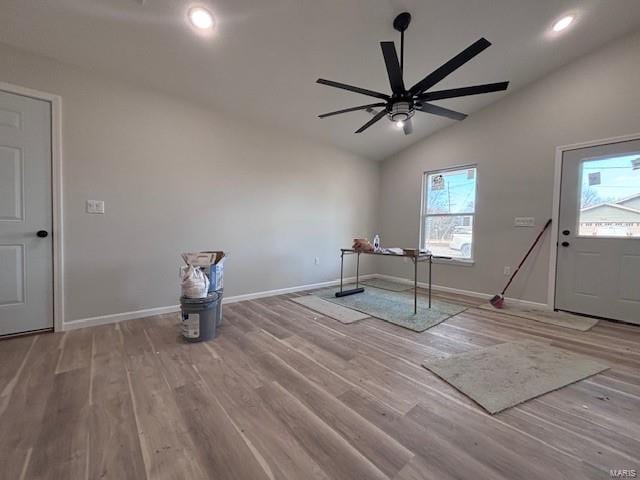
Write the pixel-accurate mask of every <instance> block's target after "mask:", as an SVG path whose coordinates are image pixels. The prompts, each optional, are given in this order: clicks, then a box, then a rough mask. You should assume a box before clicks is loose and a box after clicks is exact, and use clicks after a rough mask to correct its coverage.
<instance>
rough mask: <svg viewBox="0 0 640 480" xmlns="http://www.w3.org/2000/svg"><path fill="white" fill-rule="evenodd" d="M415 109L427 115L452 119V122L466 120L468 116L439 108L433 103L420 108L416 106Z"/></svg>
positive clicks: (424, 104)
mask: <svg viewBox="0 0 640 480" xmlns="http://www.w3.org/2000/svg"><path fill="white" fill-rule="evenodd" d="M415 109H416V110H420V111H421V112H425V113H432V114H433V115H438V116H440V117H447V118H451V119H452V120H464V119H465V118H467V115H465V114H464V113H460V112H456V111H454V110H449V109H448V108H444V107H439V106H438V105H432V104H431V103H423V104H422V105H420V106H418V105H416V107H415Z"/></svg>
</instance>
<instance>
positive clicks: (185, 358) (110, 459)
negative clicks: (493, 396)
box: [0, 294, 640, 480]
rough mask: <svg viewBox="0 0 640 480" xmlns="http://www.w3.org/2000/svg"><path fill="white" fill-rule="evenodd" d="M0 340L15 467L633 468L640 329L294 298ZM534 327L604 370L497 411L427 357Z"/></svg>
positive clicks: (87, 471) (499, 473)
mask: <svg viewBox="0 0 640 480" xmlns="http://www.w3.org/2000/svg"><path fill="white" fill-rule="evenodd" d="M295 296H297V294H291V295H284V296H279V297H271V298H266V299H261V300H252V301H246V302H241V303H235V304H229V305H225V306H224V323H223V325H222V327H221V328H220V331H219V336H218V338H217V339H215V340H214V341H212V342H207V343H199V344H185V343H183V342H182V341H181V340H180V338H179V336H178V328H177V326H178V323H179V317H178V315H177V314H176V315H164V316H158V317H151V318H146V319H141V320H131V321H128V322H123V323H120V324H115V325H107V326H101V327H95V328H88V329H83V330H75V331H71V332H67V333H64V334H41V335H35V336H30V337H21V338H13V339H8V340H4V341H1V342H0V465H1V468H2V472H1V473H0V477H1V478H7V479H45V478H46V479H53V478H55V479H65V480H66V479H84V478H88V479H98V478H100V479H102V478H112V479H118V480H121V479H135V480H137V479H145V478H147V479H216V480H223V479H241V480H253V479H256V480H259V479H296V480H297V479H396V480H415V479H439V480H440V479H454V478H457V479H485V478H486V479H492V480H500V479H504V480H512V479H551V478H553V479H559V478H566V479H578V478H593V479H604V478H609V469H639V470H640V328H639V327H633V326H627V325H621V324H614V323H608V322H600V324H599V325H598V326H597V327H595V328H594V329H593V330H592V331H590V332H585V333H583V332H577V331H572V330H566V329H562V328H559V327H555V326H552V325H546V324H541V323H536V322H532V321H530V320H526V319H521V318H516V317H509V316H505V315H503V314H500V313H498V312H489V311H485V310H480V309H477V308H473V307H474V305H477V304H478V301H477V300H475V299H471V298H463V297H459V296H457V297H455V300H456V301H458V302H466V303H467V305H469V306H470V307H471V308H469V309H468V310H467V311H465V312H463V313H461V314H459V315H457V316H455V317H453V318H451V319H449V320H447V321H446V322H444V323H442V324H440V325H438V326H436V327H434V328H432V329H430V330H428V331H426V332H423V333H415V332H412V331H409V330H405V329H402V328H399V327H396V326H394V325H391V324H388V323H385V322H382V321H379V320H376V319H366V320H363V321H361V322H358V323H355V324H351V325H343V324H341V323H338V322H337V321H335V320H332V319H330V318H327V317H323V316H322V315H319V314H318V313H315V312H313V311H311V310H308V309H306V308H304V307H302V306H301V305H298V304H296V303H294V302H291V301H290V299H291V298H292V297H295ZM520 339H535V340H539V341H545V342H550V343H551V344H552V345H555V346H557V347H561V348H565V349H567V350H571V351H574V352H579V353H583V354H587V355H591V356H593V357H596V358H599V359H602V360H603V361H605V362H607V363H608V364H609V365H610V366H611V369H610V370H608V371H606V372H603V373H601V374H599V375H596V376H594V377H591V378H589V379H586V380H583V381H581V382H578V383H576V384H574V385H570V386H567V387H565V388H563V389H561V390H558V391H556V392H552V393H549V394H547V395H544V396H542V397H540V398H537V399H534V400H531V401H529V402H527V403H525V404H523V405H520V406H518V407H515V408H512V409H509V410H506V411H504V412H502V413H500V414H498V415H495V416H490V415H488V414H486V413H484V411H483V410H481V409H480V407H478V406H477V405H475V404H474V403H473V402H472V401H470V400H469V399H467V398H466V397H465V396H463V395H461V394H460V393H459V392H457V391H456V390H455V389H453V388H451V387H450V386H449V385H448V384H446V383H444V382H443V381H441V380H440V379H438V378H437V377H435V376H434V375H433V374H431V373H430V372H428V371H427V370H425V369H424V368H422V367H421V366H420V363H421V361H422V360H424V359H426V358H435V357H445V356H447V355H450V354H453V353H458V352H464V351H469V350H472V349H475V348H479V347H483V346H487V345H493V344H496V343H500V342H505V341H510V340H520Z"/></svg>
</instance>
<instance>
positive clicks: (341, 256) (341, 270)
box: [340, 252, 344, 293]
mask: <svg viewBox="0 0 640 480" xmlns="http://www.w3.org/2000/svg"><path fill="white" fill-rule="evenodd" d="M343 276H344V252H340V293H342V277H343Z"/></svg>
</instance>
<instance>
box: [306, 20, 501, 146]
mask: <svg viewBox="0 0 640 480" xmlns="http://www.w3.org/2000/svg"><path fill="white" fill-rule="evenodd" d="M410 23H411V14H409V13H408V12H404V13H401V14H400V15H398V16H397V17H396V18H395V20H394V21H393V28H395V29H396V30H397V31H399V32H400V59H399V60H398V54H397V52H396V47H395V44H394V43H393V42H380V46H381V47H382V55H383V57H384V63H385V64H386V66H387V74H388V75H389V84H390V85H391V92H392V93H391V95H387V94H384V93H381V92H374V91H373V90H367V89H365V88H360V87H354V86H353V85H347V84H345V83H339V82H334V81H332V80H325V79H324V78H319V79H318V80H317V82H318V83H320V84H322V85H328V86H329V87H334V88H341V89H343V90H349V91H350V92H355V93H360V94H362V95H367V96H369V97H375V98H379V99H380V100H383V102H378V103H370V104H367V105H360V106H358V107H351V108H345V109H343V110H337V111H335V112H329V113H323V114H322V115H319V117H320V118H326V117H331V116H333V115H339V114H341V113H347V112H355V111H358V110H367V111H369V112H371V110H372V109H374V108H377V107H384V109H382V110H381V111H379V112H378V113H376V114H375V116H374V117H373V118H372V119H371V120H369V121H368V122H367V123H365V124H364V125H363V126H362V127H360V128H359V129H358V130H356V132H355V133H362V132H364V131H365V130H366V129H367V128H369V127H370V126H371V125H373V124H374V123H376V122H377V121H379V120H380V119H381V118H382V117H384V116H386V117H388V118H389V120H391V121H392V122H395V124H396V125H397V126H398V128H402V129H403V130H404V134H405V135H409V134H410V133H411V132H412V131H413V126H412V124H411V117H413V114H414V113H415V112H416V111H419V112H424V113H431V114H433V115H439V116H441V117H446V118H451V119H453V120H464V119H465V118H466V117H467V116H466V115H465V114H464V113H460V112H456V111H454V110H449V109H448V108H444V107H439V106H437V105H433V104H432V103H429V102H431V101H434V100H444V99H446V98H455V97H464V96H467V95H478V94H481V93H489V92H499V91H502V90H506V89H507V87H508V86H509V82H498V83H487V84H484V85H474V86H472V87H461V88H452V89H449V90H438V91H431V92H430V91H428V90H429V89H430V88H432V87H433V86H434V85H436V84H437V83H438V82H440V81H441V80H443V79H444V78H445V77H446V76H448V75H449V74H451V73H452V72H454V71H455V70H457V69H458V68H460V67H461V66H462V65H464V64H465V63H467V62H468V61H469V60H471V59H472V58H473V57H475V56H476V55H478V54H479V53H480V52H482V51H483V50H485V49H486V48H488V47H489V46H491V43H490V42H489V41H488V40H487V39H486V38H481V39H480V40H478V41H477V42H475V43H473V44H472V45H470V46H469V47H467V48H465V49H464V50H463V51H462V52H460V53H459V54H458V55H456V56H455V57H453V58H452V59H451V60H449V61H448V62H446V63H445V64H444V65H442V66H441V67H439V68H437V69H436V70H434V71H433V72H431V73H430V74H429V75H427V76H426V77H424V78H423V79H422V80H420V81H419V82H418V83H416V84H415V85H414V86H413V87H411V88H407V87H406V86H405V83H404V79H403V77H402V71H403V67H404V32H405V30H406V29H407V28H408V27H409V24H410Z"/></svg>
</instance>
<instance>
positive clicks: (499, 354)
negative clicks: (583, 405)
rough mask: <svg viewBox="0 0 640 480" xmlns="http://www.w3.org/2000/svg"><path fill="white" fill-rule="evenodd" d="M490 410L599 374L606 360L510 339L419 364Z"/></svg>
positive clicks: (502, 407)
mask: <svg viewBox="0 0 640 480" xmlns="http://www.w3.org/2000/svg"><path fill="white" fill-rule="evenodd" d="M422 365H423V366H424V367H425V368H426V369H427V370H430V371H432V372H433V373H435V374H436V375H437V376H439V377H440V378H442V379H443V380H444V381H446V382H447V383H449V384H451V385H452V386H454V387H455V388H457V389H458V390H460V391H461V392H462V393H464V394H465V395H466V396H468V397H469V398H471V399H472V400H474V401H475V402H476V403H478V404H479V405H480V406H482V407H483V408H484V409H485V410H487V411H488V412H489V413H491V414H494V413H498V412H501V411H502V410H505V409H507V408H510V407H513V406H515V405H518V404H520V403H523V402H526V401H527V400H531V399H532V398H535V397H538V396H540V395H543V394H545V393H548V392H551V391H553V390H557V389H559V388H562V387H564V386H566V385H569V384H571V383H574V382H577V381H579V380H582V379H584V378H587V377H590V376H592V375H595V374H596V373H600V372H602V371H603V370H606V369H607V368H609V367H608V366H607V365H605V364H603V363H601V362H599V361H596V360H594V359H592V358H590V357H586V356H584V355H578V354H576V353H572V352H569V351H567V350H562V349H560V348H555V347H552V346H550V345H547V344H544V343H538V342H531V341H525V342H510V343H501V344H499V345H493V346H491V347H487V348H481V349H478V350H474V351H472V352H466V353H461V354H457V355H452V356H450V357H447V358H444V359H440V360H432V361H425V362H424V363H423V364H422Z"/></svg>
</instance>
